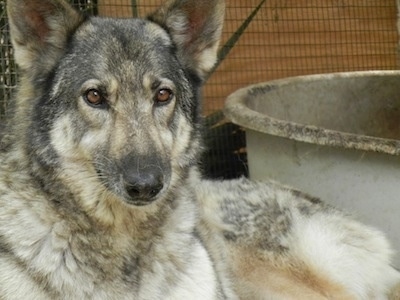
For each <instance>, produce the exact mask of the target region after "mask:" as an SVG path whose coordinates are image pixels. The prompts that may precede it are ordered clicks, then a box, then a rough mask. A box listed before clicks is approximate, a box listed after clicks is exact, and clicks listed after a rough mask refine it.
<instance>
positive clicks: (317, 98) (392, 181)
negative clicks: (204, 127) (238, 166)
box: [224, 71, 400, 267]
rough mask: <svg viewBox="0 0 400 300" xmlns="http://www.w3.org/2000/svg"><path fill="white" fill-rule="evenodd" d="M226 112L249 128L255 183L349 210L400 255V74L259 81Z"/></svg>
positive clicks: (398, 262) (237, 96) (399, 264)
mask: <svg viewBox="0 0 400 300" xmlns="http://www.w3.org/2000/svg"><path fill="white" fill-rule="evenodd" d="M224 112H225V115H226V116H227V117H228V118H229V119H230V120H232V122H233V123H236V124H239V125H241V126H243V127H244V128H246V141H247V153H248V162H249V172H250V178H253V179H266V178H272V179H275V180H278V181H280V182H282V183H284V184H288V185H291V186H293V187H295V188H298V189H301V190H302V191H305V192H308V193H310V194H312V195H315V196H318V197H321V198H322V199H323V200H324V201H326V202H328V203H331V204H333V205H334V206H336V207H338V208H341V209H343V210H346V211H350V212H352V213H353V214H354V215H355V216H358V218H359V219H360V220H361V221H362V222H365V223H367V224H370V225H373V226H375V227H378V228H380V229H381V230H383V231H384V232H385V233H386V234H387V236H388V237H389V239H390V241H391V242H392V244H393V245H394V247H395V249H396V250H397V251H398V252H400V197H399V195H400V71H366V72H350V73H333V74H322V75H311V76H301V77H293V78H286V79H281V80H275V81H270V82H265V83H260V84H255V85H251V86H248V87H245V88H243V89H240V90H238V91H236V92H234V93H233V94H231V95H230V96H229V97H228V99H227V101H226V105H225V109H224ZM395 261H396V266H397V267H400V254H397V255H396V257H395Z"/></svg>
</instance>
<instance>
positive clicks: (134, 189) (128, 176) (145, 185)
mask: <svg viewBox="0 0 400 300" xmlns="http://www.w3.org/2000/svg"><path fill="white" fill-rule="evenodd" d="M124 179H125V188H126V192H127V194H128V195H129V197H130V198H131V200H132V201H133V202H143V204H146V202H151V201H153V200H154V198H155V197H156V196H157V195H158V193H159V192H160V191H161V190H162V188H163V187H164V182H163V174H162V172H161V170H160V168H153V167H144V168H141V169H135V170H130V172H127V173H125V176H124Z"/></svg>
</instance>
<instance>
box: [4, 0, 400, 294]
mask: <svg viewBox="0 0 400 300" xmlns="http://www.w3.org/2000/svg"><path fill="white" fill-rule="evenodd" d="M7 5H8V15H9V19H10V28H11V33H12V41H13V45H14V49H15V55H16V60H17V63H18V64H19V66H20V68H21V72H22V78H21V83H20V87H19V91H18V93H17V95H16V98H15V101H14V103H13V110H12V112H11V113H10V116H9V120H8V125H7V129H6V131H5V132H4V133H3V134H2V139H1V147H0V157H1V158H0V160H1V164H0V207H1V209H0V299H7V300H9V299H238V298H242V299H321V298H325V299H328V298H329V299H366V296H370V298H371V299H384V297H386V296H385V295H386V294H387V293H388V292H389V291H390V288H391V287H392V286H393V285H394V284H395V283H396V282H397V281H398V280H399V275H398V273H397V272H396V271H395V270H394V269H393V268H392V267H391V266H390V252H391V250H390V247H389V245H388V243H387V241H386V240H385V238H384V237H383V236H382V234H381V233H379V232H377V231H375V230H373V229H370V228H368V227H366V226H363V225H361V224H359V223H357V222H355V221H352V220H351V219H350V218H347V217H345V216H344V215H343V214H342V213H340V212H338V211H336V210H334V209H333V208H330V207H327V206H326V205H324V204H323V203H322V202H320V201H319V200H316V199H314V198H312V197H309V196H307V195H304V194H303V193H301V192H298V191H294V190H292V189H289V188H286V187H282V186H280V185H279V184H276V183H273V182H266V183H255V182H251V181H249V180H245V179H242V180H236V181H226V182H219V181H216V182H210V181H206V180H201V179H200V176H199V174H198V172H197V162H198V158H199V153H200V151H201V142H200V123H201V122H200V115H199V112H200V104H199V102H200V100H199V96H198V95H199V89H200V86H201V83H202V81H203V80H204V78H206V77H207V75H208V73H209V72H210V71H211V70H212V67H213V65H214V63H215V61H216V57H217V55H216V54H217V48H218V42H219V38H220V34H221V28H222V22H223V14H224V3H223V1H222V0H212V1H199V0H172V1H167V3H166V4H165V5H164V6H162V7H161V8H159V9H158V10H157V11H156V12H154V13H153V14H152V15H151V16H150V17H149V18H148V19H133V20H130V19H127V20H117V19H102V18H95V17H93V18H85V17H83V16H82V15H81V14H80V13H79V12H77V11H75V10H73V9H72V8H71V7H70V6H69V5H68V3H66V2H65V1H64V0H9V1H8V3H7ZM310 224H314V225H316V226H315V227H314V226H309V225H310ZM319 230H321V232H320V231H319ZM330 241H332V242H330ZM325 244H329V245H330V246H331V247H332V249H331V248H329V249H326V248H325ZM344 250H345V251H344ZM342 251H343V253H344V254H343V255H342V256H340V254H341V253H342ZM371 253H372V254H371ZM367 254H370V255H367ZM253 271H254V272H253ZM253 274H255V275H253ZM360 274H361V275H362V276H359V275H360ZM359 278H360V279H359ZM372 283H373V284H372ZM331 296H332V297H331ZM343 296H346V297H347V298H344V297H343Z"/></svg>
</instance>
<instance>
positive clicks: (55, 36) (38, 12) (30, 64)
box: [7, 0, 84, 75]
mask: <svg viewBox="0 0 400 300" xmlns="http://www.w3.org/2000/svg"><path fill="white" fill-rule="evenodd" d="M7 12H8V19H9V24H10V33H11V41H12V44H13V46H14V51H15V53H14V57H15V60H16V62H17V64H18V66H19V67H20V68H21V69H22V70H23V71H24V72H27V73H28V74H30V75H36V74H38V73H43V72H46V71H49V70H51V68H52V67H53V65H54V64H55V63H56V61H57V60H58V58H59V57H60V55H61V54H62V53H63V52H64V51H65V46H66V43H67V40H68V38H69V36H70V35H71V34H72V32H74V31H75V29H76V28H77V27H78V26H79V25H80V24H81V23H82V22H83V20H84V18H83V16H82V15H81V14H80V13H79V12H77V11H75V10H74V9H73V8H72V7H71V6H70V5H69V4H68V3H67V2H65V1H64V0H8V1H7Z"/></svg>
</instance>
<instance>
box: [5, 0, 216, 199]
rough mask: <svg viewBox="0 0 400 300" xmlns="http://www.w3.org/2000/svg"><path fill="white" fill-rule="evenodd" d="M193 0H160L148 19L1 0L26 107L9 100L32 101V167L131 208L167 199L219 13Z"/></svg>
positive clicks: (194, 122)
mask: <svg viewBox="0 0 400 300" xmlns="http://www.w3.org/2000/svg"><path fill="white" fill-rule="evenodd" d="M195 2H196V1H179V0H178V1H176V2H171V3H168V4H167V5H166V6H164V7H162V8H160V9H159V10H158V11H157V12H155V13H154V14H153V15H152V16H151V17H150V18H149V19H147V20H141V19H126V20H117V19H102V18H89V19H85V18H83V17H82V16H80V15H79V13H77V12H75V11H74V10H72V9H71V8H70V7H69V6H68V5H67V4H65V3H64V2H62V1H51V0H41V1H39V0H34V1H28V0H26V1H25V0H11V1H10V2H9V4H8V6H9V8H8V10H9V17H10V20H11V21H10V25H11V32H12V36H13V44H14V47H15V49H16V59H17V62H18V63H19V65H20V66H21V69H22V72H23V73H24V75H25V77H24V78H25V79H26V80H27V81H29V88H27V89H26V91H22V94H24V95H25V97H24V99H22V100H19V101H24V102H27V101H29V102H30V104H26V103H23V104H21V103H18V104H17V105H21V106H24V107H26V106H31V107H30V108H29V109H27V110H24V111H29V112H30V113H29V116H28V117H29V118H30V125H29V126H28V128H29V129H28V130H27V134H28V135H29V141H30V143H29V146H28V151H31V152H32V154H31V155H32V160H33V161H34V162H35V164H37V165H39V166H40V167H41V168H43V169H47V170H49V171H50V170H52V171H54V172H55V173H56V174H55V175H56V176H57V177H58V178H61V179H62V180H64V181H67V182H68V185H71V183H74V184H75V186H78V187H79V184H78V183H77V181H82V180H85V182H82V186H81V188H82V189H84V188H85V187H84V185H90V186H91V187H94V188H96V189H100V190H103V191H104V192H103V194H104V193H108V194H110V195H113V196H114V197H116V198H118V199H120V200H122V201H123V202H125V203H129V204H133V205H136V206H141V205H146V204H149V203H152V202H153V201H155V200H158V199H161V198H165V199H166V198H168V197H172V196H171V193H172V191H173V190H174V186H177V185H179V184H180V182H181V179H182V178H183V177H184V176H187V173H188V172H189V170H190V168H191V166H193V165H195V164H196V162H197V156H198V152H199V148H200V144H199V137H198V135H199V130H198V126H199V108H198V107H199V99H198V89H199V87H200V84H201V81H202V80H203V78H204V77H205V76H206V75H207V72H209V71H210V70H211V68H212V66H213V64H214V62H215V60H216V49H217V45H218V39H219V35H220V31H221V26H222V18H223V4H222V3H220V1H210V3H209V2H207V3H202V4H196V3H195ZM204 2H205V1H204ZM210 7H211V9H210ZM206 35H207V36H206ZM20 94H21V93H20ZM17 109H18V108H17Z"/></svg>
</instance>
